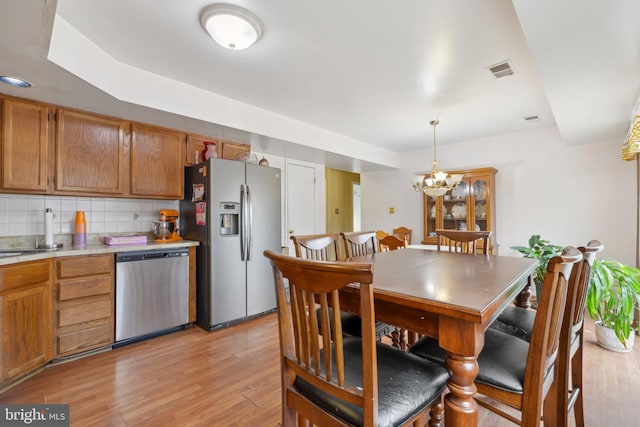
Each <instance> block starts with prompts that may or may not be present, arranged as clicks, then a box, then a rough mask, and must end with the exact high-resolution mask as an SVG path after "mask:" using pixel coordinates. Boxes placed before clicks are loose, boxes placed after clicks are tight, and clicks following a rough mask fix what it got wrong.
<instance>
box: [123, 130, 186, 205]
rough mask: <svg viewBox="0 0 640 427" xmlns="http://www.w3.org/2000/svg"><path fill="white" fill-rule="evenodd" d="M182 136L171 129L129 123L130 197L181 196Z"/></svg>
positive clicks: (182, 180) (182, 178)
mask: <svg viewBox="0 0 640 427" xmlns="http://www.w3.org/2000/svg"><path fill="white" fill-rule="evenodd" d="M185 137H186V136H185V134H184V133H182V132H177V131H175V130H172V129H164V128H160V127H155V126H150V125H145V124H141V123H133V124H132V125H131V180H130V193H131V195H132V196H141V197H146V198H157V199H182V193H183V182H184V154H183V153H184V146H185Z"/></svg>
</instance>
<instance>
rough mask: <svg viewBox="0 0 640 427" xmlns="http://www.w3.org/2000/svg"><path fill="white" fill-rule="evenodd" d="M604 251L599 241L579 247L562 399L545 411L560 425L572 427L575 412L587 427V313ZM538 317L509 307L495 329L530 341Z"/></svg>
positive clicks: (565, 333) (566, 323)
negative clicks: (584, 377)
mask: <svg viewBox="0 0 640 427" xmlns="http://www.w3.org/2000/svg"><path fill="white" fill-rule="evenodd" d="M603 249H604V245H602V243H600V242H599V241H598V240H591V241H589V243H587V246H586V247H585V246H581V247H579V248H578V250H579V251H580V252H582V261H580V262H579V263H578V264H576V266H575V267H574V268H573V270H572V271H571V278H570V279H569V291H568V295H567V304H566V307H565V317H564V319H563V321H562V329H561V331H560V348H559V352H558V366H557V369H556V373H557V379H556V384H555V386H554V387H557V395H558V397H557V399H555V400H552V401H550V403H551V407H549V408H545V409H548V410H555V411H556V414H557V424H558V426H565V427H566V426H568V425H569V414H570V413H571V410H572V409H573V411H574V417H575V425H576V427H584V403H583V393H584V389H583V381H582V370H583V366H582V348H583V340H584V312H585V303H586V299H587V289H588V287H589V280H590V278H591V267H592V266H593V262H594V260H595V258H596V255H597V254H598V252H600V251H602V250H603ZM535 317H536V312H535V311H533V310H527V309H524V308H520V307H515V306H509V307H507V308H506V309H505V310H504V311H503V312H502V313H501V314H500V315H499V316H498V319H497V321H496V322H494V324H492V325H491V326H492V327H493V328H497V329H500V330H501V331H503V332H507V333H510V334H512V335H514V336H517V337H520V338H521V339H523V340H525V341H527V342H529V341H531V337H532V333H533V325H534V323H535Z"/></svg>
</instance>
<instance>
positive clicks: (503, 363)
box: [409, 328, 529, 393]
mask: <svg viewBox="0 0 640 427" xmlns="http://www.w3.org/2000/svg"><path fill="white" fill-rule="evenodd" d="M409 352H410V353H413V354H415V355H418V356H420V357H423V358H425V359H427V360H429V361H431V362H434V363H438V364H441V365H444V361H445V357H446V352H445V351H444V350H443V349H442V348H440V346H438V340H436V339H434V338H431V337H423V338H421V339H419V340H418V342H416V343H415V344H414V345H412V346H411V348H410V349H409ZM528 352H529V343H528V342H526V341H524V340H522V339H520V338H517V337H515V336H513V335H510V334H505V333H504V332H501V331H500V330H498V329H492V328H489V329H487V331H486V332H485V334H484V348H483V349H482V351H481V352H480V355H479V356H478V376H477V378H476V381H477V382H479V383H483V384H487V385H490V386H492V387H495V388H499V389H502V390H507V391H510V392H513V393H523V391H524V372H525V368H526V365H527V354H528Z"/></svg>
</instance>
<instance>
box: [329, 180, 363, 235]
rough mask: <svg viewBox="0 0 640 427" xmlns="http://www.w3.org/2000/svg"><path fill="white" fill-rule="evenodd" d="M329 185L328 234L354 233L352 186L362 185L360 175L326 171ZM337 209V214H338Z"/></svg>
mask: <svg viewBox="0 0 640 427" xmlns="http://www.w3.org/2000/svg"><path fill="white" fill-rule="evenodd" d="M325 179H326V183H327V233H339V232H340V231H353V200H352V189H351V185H352V184H353V183H354V182H355V183H360V175H359V174H357V173H352V172H345V171H341V170H337V169H329V168H327V169H325ZM336 209H337V213H336Z"/></svg>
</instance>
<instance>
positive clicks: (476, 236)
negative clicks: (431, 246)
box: [436, 229, 491, 255]
mask: <svg viewBox="0 0 640 427" xmlns="http://www.w3.org/2000/svg"><path fill="white" fill-rule="evenodd" d="M436 236H437V241H438V250H439V251H440V250H443V249H445V248H448V249H449V252H459V253H465V254H477V253H478V252H479V251H481V252H482V253H483V254H485V255H486V254H488V253H489V238H490V237H491V231H463V230H443V229H438V230H436ZM480 242H481V243H482V246H479V243H480Z"/></svg>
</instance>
